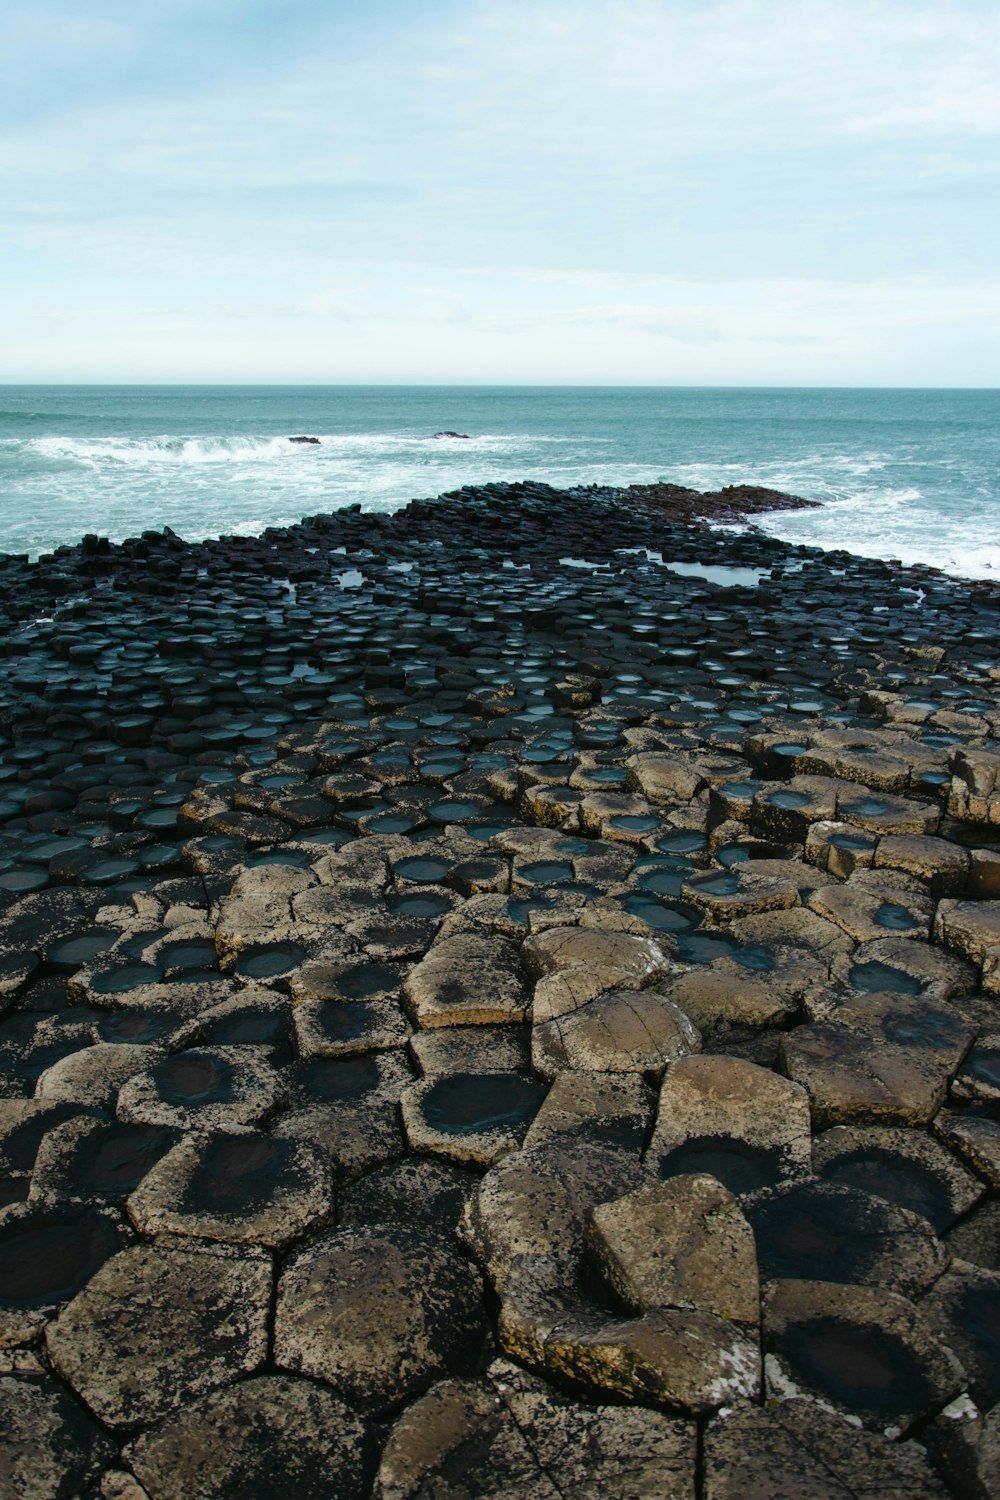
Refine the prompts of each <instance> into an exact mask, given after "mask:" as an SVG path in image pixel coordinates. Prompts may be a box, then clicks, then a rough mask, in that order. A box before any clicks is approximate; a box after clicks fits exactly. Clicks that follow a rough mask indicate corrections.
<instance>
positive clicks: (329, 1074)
mask: <svg viewBox="0 0 1000 1500" xmlns="http://www.w3.org/2000/svg"><path fill="white" fill-rule="evenodd" d="M380 1076H381V1075H380V1072H379V1065H378V1060H377V1058H376V1057H375V1055H374V1054H373V1053H367V1052H366V1053H363V1054H362V1055H361V1056H360V1057H305V1058H302V1059H301V1060H300V1061H299V1062H298V1063H296V1064H295V1067H294V1070H293V1073H292V1077H293V1080H294V1081H295V1083H297V1084H298V1085H299V1086H300V1087H301V1088H302V1090H303V1091H304V1092H305V1093H308V1094H312V1095H314V1096H315V1097H316V1098H317V1099H323V1100H327V1101H329V1100H333V1099H338V1100H341V1101H344V1102H348V1101H350V1100H352V1099H361V1098H363V1097H364V1095H365V1094H370V1093H371V1091H372V1089H375V1088H378V1085H379V1081H380Z"/></svg>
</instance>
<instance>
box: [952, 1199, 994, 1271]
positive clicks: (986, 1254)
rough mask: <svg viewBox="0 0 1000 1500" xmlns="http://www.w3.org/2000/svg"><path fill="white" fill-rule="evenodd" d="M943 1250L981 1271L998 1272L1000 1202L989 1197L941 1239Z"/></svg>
mask: <svg viewBox="0 0 1000 1500" xmlns="http://www.w3.org/2000/svg"><path fill="white" fill-rule="evenodd" d="M944 1245H945V1249H946V1250H949V1251H950V1252H951V1254H952V1255H953V1256H955V1257H956V1259H958V1260H966V1261H969V1263H970V1264H971V1265H974V1266H980V1267H981V1268H982V1269H983V1270H984V1271H1000V1202H998V1201H997V1200H996V1199H995V1198H990V1199H989V1200H988V1201H987V1202H985V1203H981V1204H980V1205H979V1207H978V1208H977V1209H976V1210H975V1211H974V1212H973V1213H971V1214H970V1215H969V1217H968V1218H967V1219H963V1220H962V1222H961V1224H957V1225H956V1226H955V1228H954V1229H952V1230H951V1231H950V1233H948V1234H946V1235H945V1237H944Z"/></svg>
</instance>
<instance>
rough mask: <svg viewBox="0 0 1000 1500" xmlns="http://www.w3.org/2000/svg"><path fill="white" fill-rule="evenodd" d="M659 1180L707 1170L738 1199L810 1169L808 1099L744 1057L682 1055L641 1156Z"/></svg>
mask: <svg viewBox="0 0 1000 1500" xmlns="http://www.w3.org/2000/svg"><path fill="white" fill-rule="evenodd" d="M646 1163H647V1165H648V1166H655V1167H657V1168H658V1170H659V1172H660V1174H661V1175H662V1176H664V1177H673V1176H677V1175H679V1174H681V1173H687V1172H705V1173H708V1174H709V1175H710V1176H712V1177H716V1178H718V1179H719V1181H720V1182H722V1183H724V1184H725V1186H726V1187H728V1188H729V1190H730V1192H733V1193H737V1194H742V1193H749V1192H754V1191H756V1190H757V1189H758V1188H761V1187H767V1186H771V1185H772V1184H774V1183H776V1182H780V1181H783V1180H785V1179H788V1178H790V1177H796V1176H802V1175H803V1174H805V1173H808V1172H809V1171H810V1170H811V1165H812V1163H811V1137H810V1134H809V1097H808V1095H807V1094H806V1091H805V1089H803V1088H800V1087H799V1085H798V1084H795V1083H789V1081H788V1080H787V1079H786V1078H780V1077H779V1076H778V1075H777V1074H776V1073H772V1072H770V1071H769V1070H768V1069H767V1068H760V1067H758V1066H757V1065H756V1064H755V1063H749V1062H744V1061H743V1059H742V1058H736V1057H721V1056H712V1057H707V1056H702V1057H685V1058H681V1059H680V1061H679V1062H676V1063H674V1064H673V1066H672V1067H671V1068H669V1069H668V1070H667V1073H666V1075H665V1077H664V1080H663V1083H662V1085H661V1087H660V1101H659V1108H658V1111H657V1117H656V1127H655V1129H654V1131H653V1138H652V1140H651V1142H650V1145H649V1149H648V1151H647V1154H646Z"/></svg>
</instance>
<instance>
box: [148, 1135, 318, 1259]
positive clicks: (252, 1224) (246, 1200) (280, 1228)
mask: <svg viewBox="0 0 1000 1500" xmlns="http://www.w3.org/2000/svg"><path fill="white" fill-rule="evenodd" d="M128 1211H129V1214H130V1216H131V1218H132V1221H133V1223H134V1224H135V1225H136V1227H137V1228H138V1229H140V1230H142V1232H143V1233H144V1234H147V1235H150V1236H153V1235H157V1234H179V1235H193V1236H195V1237H196V1238H198V1239H207V1240H221V1241H229V1242H232V1243H234V1244H255V1245H271V1246H281V1245H284V1244H287V1243H288V1242H289V1241H290V1240H295V1239H298V1238H299V1237H300V1236H301V1235H302V1234H303V1233H304V1232H305V1231H306V1230H307V1229H310V1228H312V1227H314V1226H318V1225H322V1224H323V1223H325V1222H326V1221H327V1220H328V1219H330V1218H331V1217H332V1216H333V1181H332V1172H331V1169H330V1164H329V1161H328V1159H327V1158H326V1157H325V1156H323V1155H322V1154H321V1153H320V1152H318V1151H316V1150H314V1149H311V1148H310V1147H309V1146H307V1145H306V1144H305V1143H304V1142H303V1141H294V1140H289V1139H282V1138H280V1137H277V1136H267V1135H261V1134H259V1133H258V1132H256V1131H219V1132H215V1133H213V1134H211V1135H207V1136H197V1137H195V1136H192V1137H188V1138H187V1139H186V1140H184V1141H182V1142H180V1143H179V1144H178V1145H176V1146H174V1147H173V1149H172V1150H170V1151H169V1152H168V1153H167V1154H166V1155H165V1156H163V1157H162V1158H161V1160H160V1161H158V1162H157V1163H156V1165H155V1166H154V1167H152V1169H151V1170H150V1171H149V1172H148V1173H147V1174H146V1176H145V1178H144V1179H143V1181H142V1183H141V1185H140V1186H139V1187H138V1188H137V1189H136V1190H135V1191H134V1192H133V1193H132V1196H131V1197H130V1198H129V1201H128Z"/></svg>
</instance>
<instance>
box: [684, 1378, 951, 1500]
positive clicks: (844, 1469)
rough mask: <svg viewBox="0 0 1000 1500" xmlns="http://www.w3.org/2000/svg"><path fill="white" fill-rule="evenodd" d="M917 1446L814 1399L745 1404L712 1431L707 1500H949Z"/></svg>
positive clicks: (707, 1451)
mask: <svg viewBox="0 0 1000 1500" xmlns="http://www.w3.org/2000/svg"><path fill="white" fill-rule="evenodd" d="M947 1495H948V1491H947V1489H946V1488H945V1486H944V1485H943V1484H942V1483H941V1481H940V1480H939V1479H938V1478H937V1476H936V1475H935V1474H934V1472H933V1471H932V1469H931V1468H930V1465H929V1464H928V1462H927V1460H926V1457H925V1455H924V1453H923V1450H922V1449H920V1448H918V1447H917V1446H916V1445H915V1444H909V1443H907V1444H900V1443H894V1442H890V1441H889V1440H888V1439H887V1438H884V1437H882V1436H881V1435H880V1434H878V1433H873V1432H863V1431H861V1430H859V1429H858V1428H857V1427H854V1426H851V1425H850V1424H849V1423H848V1422H846V1421H844V1419H843V1418H841V1417H839V1416H835V1415H834V1414H833V1413H832V1412H827V1411H824V1410H823V1408H822V1407H820V1406H817V1405H816V1403H815V1402H813V1401H782V1402H781V1403H780V1405H778V1406H775V1407H771V1408H764V1409H763V1410H762V1409H761V1408H760V1407H754V1406H740V1407H738V1408H737V1409H736V1410H735V1411H731V1412H725V1413H723V1414H722V1415H720V1416H718V1417H716V1418H715V1420H714V1421H712V1422H711V1423H710V1424H709V1427H708V1429H707V1431H706V1434H705V1500H946V1497H947Z"/></svg>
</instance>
